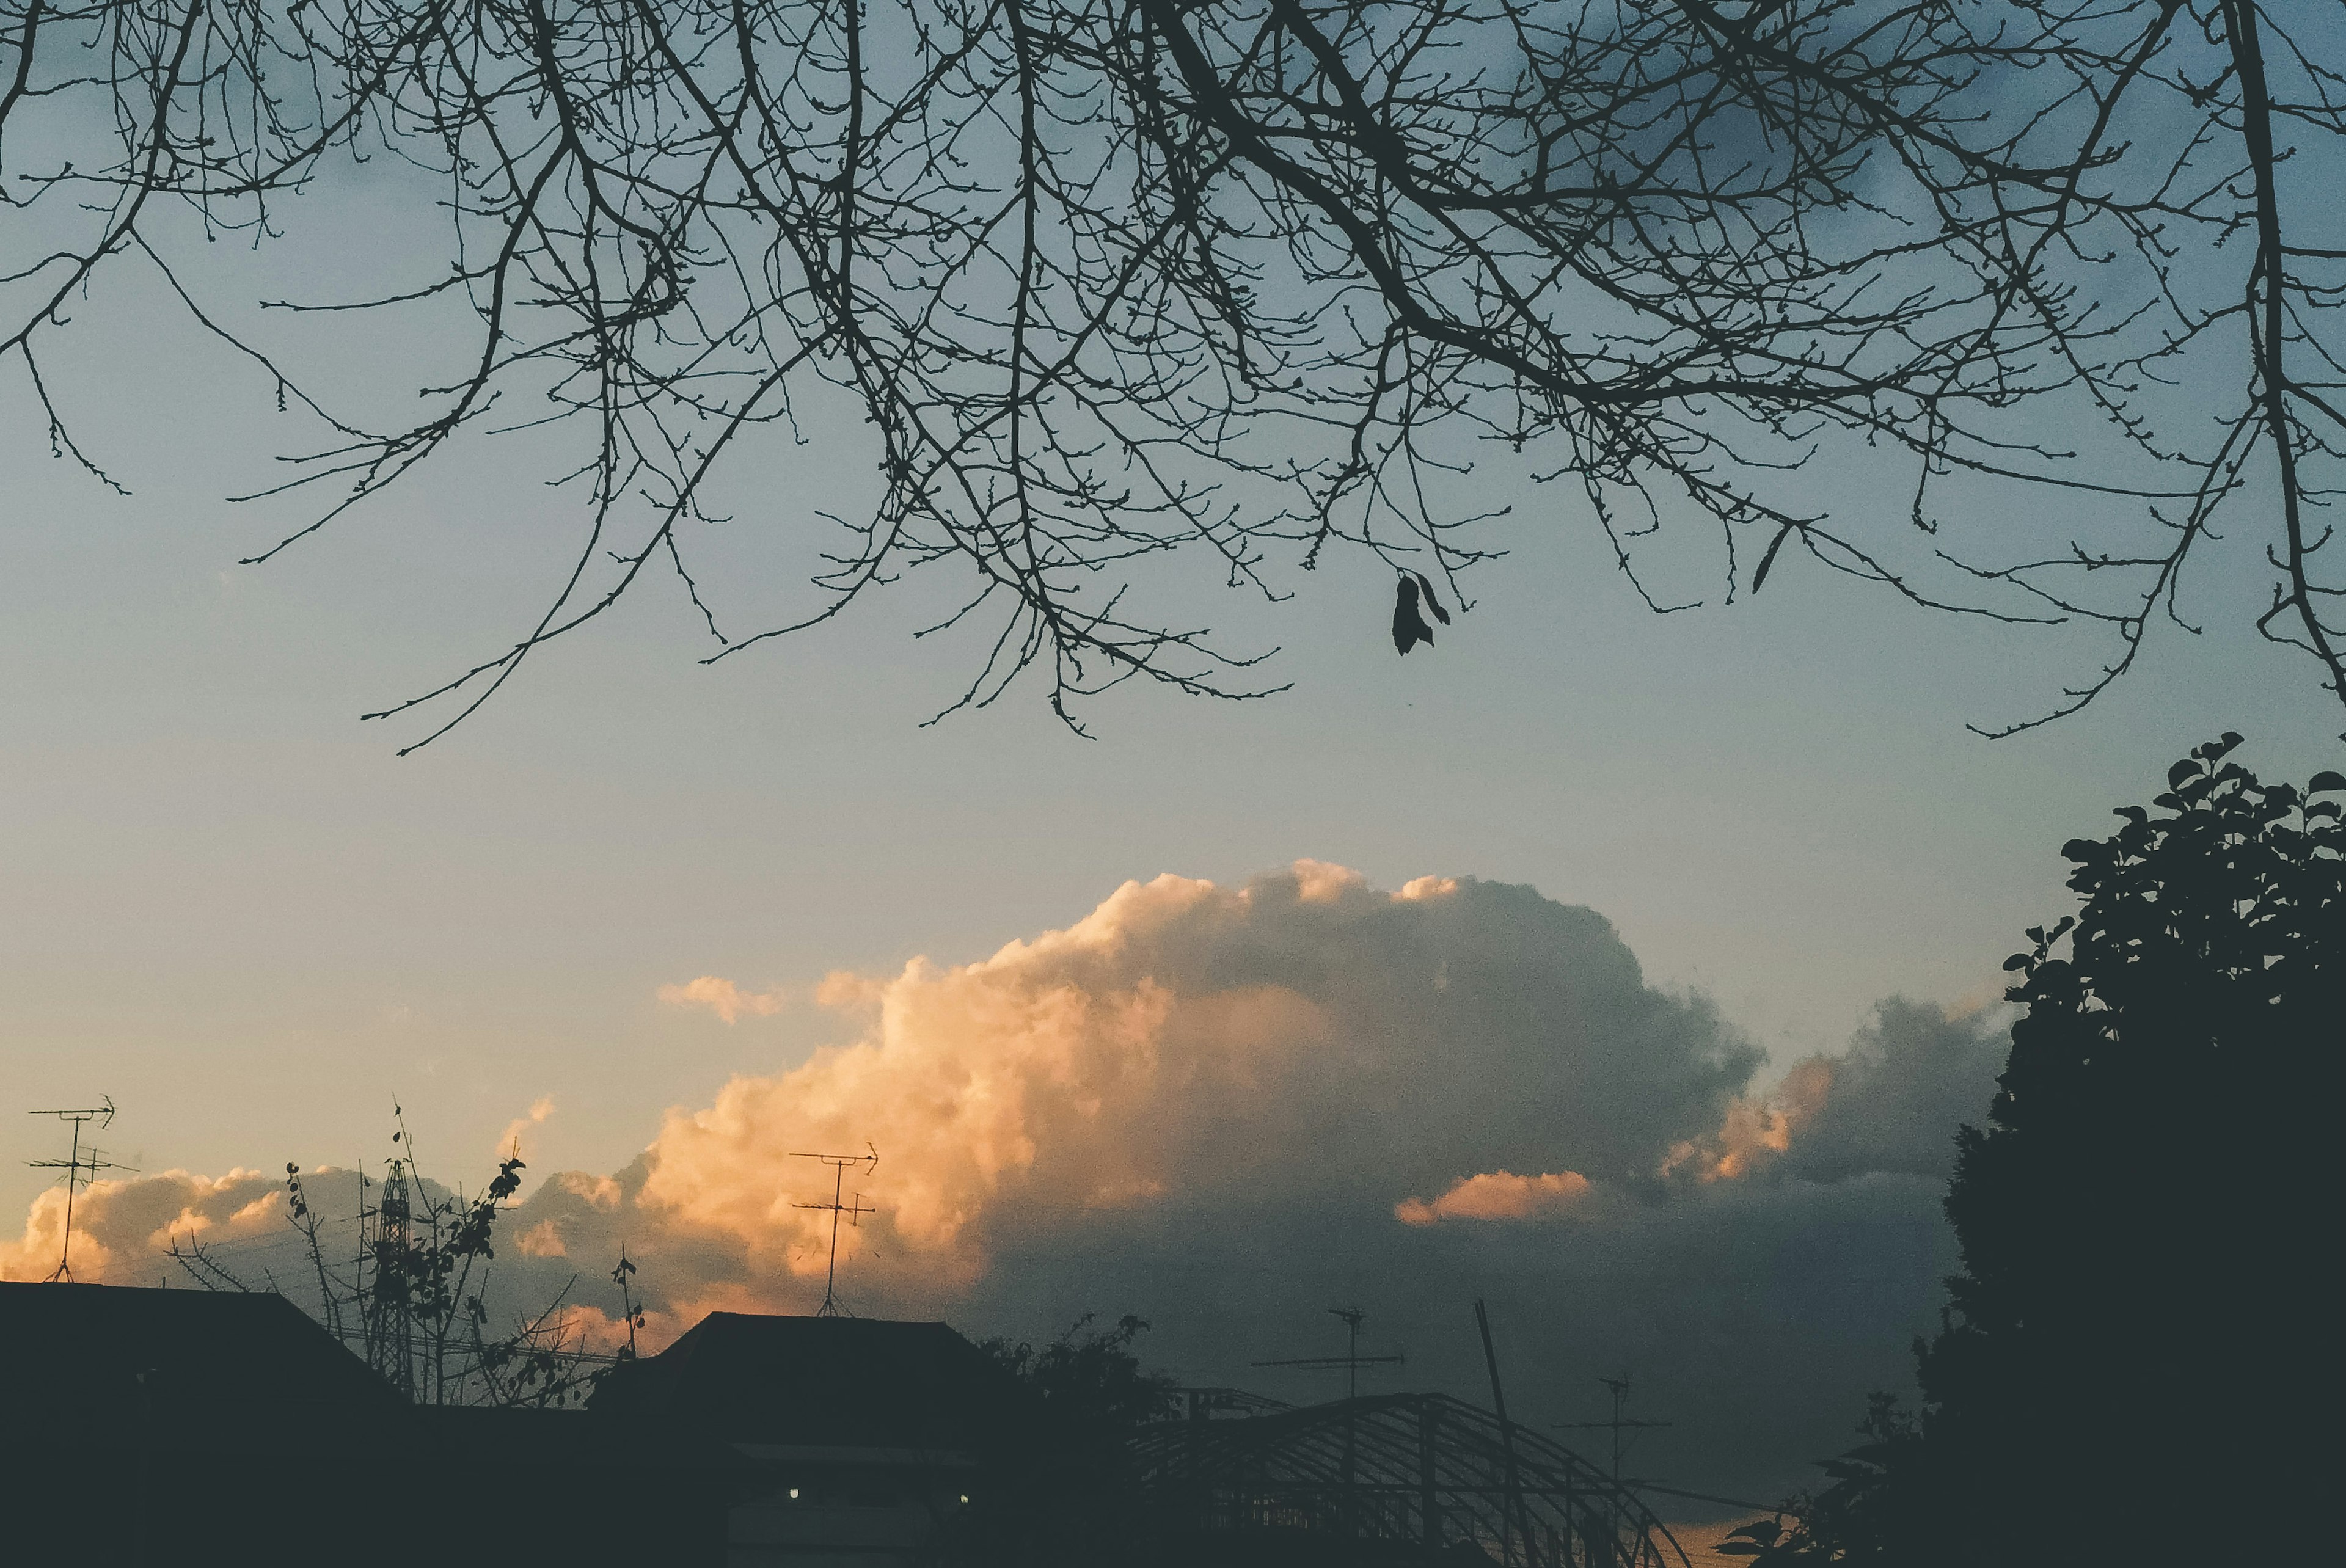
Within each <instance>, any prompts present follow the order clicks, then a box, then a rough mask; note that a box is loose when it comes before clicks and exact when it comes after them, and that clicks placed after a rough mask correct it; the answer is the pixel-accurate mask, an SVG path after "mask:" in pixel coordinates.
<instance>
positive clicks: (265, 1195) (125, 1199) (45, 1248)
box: [0, 1169, 284, 1285]
mask: <svg viewBox="0 0 2346 1568" xmlns="http://www.w3.org/2000/svg"><path fill="white" fill-rule="evenodd" d="M282 1180H283V1178H282V1177H281V1176H269V1175H265V1174H263V1173H261V1172H260V1171H249V1170H243V1169H238V1170H232V1171H230V1172H229V1173H228V1175H226V1176H193V1175H190V1174H189V1173H188V1172H186V1171H176V1170H175V1171H164V1172H161V1173H159V1174H158V1175H154V1176H137V1177H132V1178H128V1179H124V1180H115V1181H99V1182H93V1183H91V1184H90V1185H89V1186H87V1188H85V1189H84V1190H83V1191H81V1192H80V1193H79V1194H77V1195H76V1196H75V1199H74V1209H73V1251H72V1258H71V1261H72V1266H73V1272H74V1277H75V1278H77V1279H84V1280H102V1279H109V1278H112V1279H118V1280H120V1281H121V1282H122V1283H126V1284H145V1285H153V1284H156V1283H158V1270H161V1269H164V1268H169V1269H170V1271H172V1272H176V1271H177V1268H176V1266H175V1265H170V1264H169V1263H168V1254H169V1252H170V1249H171V1247H173V1245H174V1244H177V1245H179V1246H181V1247H188V1246H191V1245H194V1244H198V1243H200V1244H202V1245H204V1246H206V1247H217V1246H220V1245H222V1244H235V1243H242V1242H246V1241H249V1240H251V1239H253V1238H256V1237H268V1238H273V1237H276V1236H277V1234H278V1232H279V1231H280V1230H281V1229H282V1227H283V1220H282V1210H281V1207H280V1200H281V1198H282V1196H283V1192H284V1188H283V1186H281V1182H282ZM65 1214H66V1195H65V1189H64V1188H63V1187H56V1188H52V1189H51V1190H49V1191H47V1192H45V1193H43V1194H41V1196H38V1197H37V1198H36V1199H34V1200H33V1207H32V1212H31V1213H30V1214H29V1215H27V1216H26V1221H25V1234H24V1235H23V1236H22V1237H19V1238H17V1239H16V1240H15V1241H9V1240H5V1239H0V1279H42V1278H47V1277H48V1275H49V1273H50V1271H51V1270H53V1269H55V1268H56V1266H57V1260H58V1257H59V1244H60V1243H61V1242H62V1240H63V1239H64V1235H65Z"/></svg>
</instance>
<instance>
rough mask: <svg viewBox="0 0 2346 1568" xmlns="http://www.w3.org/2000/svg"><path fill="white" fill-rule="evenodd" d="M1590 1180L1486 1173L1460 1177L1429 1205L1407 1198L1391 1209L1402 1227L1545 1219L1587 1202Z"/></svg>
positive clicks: (1557, 1174)
mask: <svg viewBox="0 0 2346 1568" xmlns="http://www.w3.org/2000/svg"><path fill="white" fill-rule="evenodd" d="M1588 1189H1589V1183H1588V1178H1587V1177H1586V1176H1582V1175H1581V1174H1580V1173H1579V1172H1578V1171H1551V1172H1549V1173H1548V1174H1546V1175H1545V1176H1517V1175H1515V1173H1514V1172H1513V1171H1485V1172H1484V1173H1483V1174H1482V1175H1480V1176H1462V1177H1460V1178H1459V1179H1458V1180H1457V1181H1455V1182H1454V1183H1452V1184H1451V1186H1450V1190H1449V1191H1447V1192H1445V1193H1443V1195H1442V1196H1440V1197H1437V1198H1435V1199H1433V1201H1432V1202H1431V1203H1429V1202H1427V1201H1426V1200H1425V1199H1423V1198H1419V1197H1408V1198H1403V1199H1402V1201H1401V1202H1399V1203H1397V1204H1395V1205H1393V1217H1394V1218H1395V1219H1397V1220H1400V1221H1401V1222H1402V1223H1403V1225H1420V1226H1423V1225H1436V1224H1439V1223H1441V1222H1442V1221H1443V1220H1445V1219H1547V1218H1552V1217H1555V1216H1557V1215H1560V1214H1563V1213H1566V1211H1568V1210H1569V1209H1571V1208H1572V1207H1575V1206H1576V1205H1577V1204H1578V1203H1579V1202H1580V1201H1581V1199H1583V1198H1585V1197H1586V1196H1588Z"/></svg>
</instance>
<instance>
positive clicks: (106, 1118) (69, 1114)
mask: <svg viewBox="0 0 2346 1568" xmlns="http://www.w3.org/2000/svg"><path fill="white" fill-rule="evenodd" d="M98 1098H99V1099H100V1100H101V1101H103V1102H104V1103H103V1104H101V1105H98V1106H97V1108H95V1109H93V1110H84V1111H27V1112H26V1113H25V1114H26V1115H28V1116H55V1117H56V1118H57V1120H59V1121H61V1122H71V1123H72V1124H73V1153H72V1154H71V1155H70V1156H67V1157H66V1158H64V1159H61V1160H26V1162H25V1163H26V1165H28V1166H32V1167H33V1168H34V1169H35V1170H36V1171H63V1172H65V1173H66V1174H65V1176H63V1177H62V1178H60V1179H62V1180H63V1181H64V1182H65V1184H66V1234H65V1238H64V1240H63V1241H62V1242H60V1243H59V1244H58V1247H57V1266H56V1268H54V1269H51V1270H50V1271H49V1276H48V1278H47V1279H46V1281H45V1283H47V1284H50V1285H56V1284H66V1285H70V1284H72V1283H73V1211H74V1195H75V1194H76V1193H77V1192H79V1191H80V1190H81V1189H82V1188H84V1187H86V1186H88V1185H89V1184H90V1183H92V1182H94V1181H96V1180H97V1173H98V1172H100V1171H134V1170H137V1169H138V1166H125V1165H117V1164H115V1163H114V1162H113V1161H112V1160H110V1159H107V1157H106V1151H105V1150H104V1149H101V1148H99V1147H98V1146H97V1145H95V1144H92V1145H87V1147H85V1146H84V1145H83V1144H82V1141H81V1129H82V1126H83V1124H85V1123H87V1122H96V1123H97V1125H98V1130H99V1131H101V1132H103V1131H105V1130H106V1129H107V1127H110V1126H112V1125H114V1096H113V1095H99V1096H98Z"/></svg>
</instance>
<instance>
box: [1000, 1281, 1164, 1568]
mask: <svg viewBox="0 0 2346 1568" xmlns="http://www.w3.org/2000/svg"><path fill="white" fill-rule="evenodd" d="M1147 1331H1148V1321H1147V1320H1146V1319H1140V1318H1136V1317H1132V1316H1130V1315H1129V1314H1127V1316H1125V1317H1122V1318H1119V1319H1117V1321H1116V1322H1115V1324H1114V1325H1113V1326H1111V1327H1107V1328H1100V1327H1098V1326H1096V1321H1095V1319H1094V1316H1093V1315H1092V1314H1091V1313H1088V1312H1087V1313H1086V1314H1085V1315H1084V1316H1083V1317H1081V1318H1079V1319H1076V1321H1075V1322H1074V1323H1073V1324H1072V1325H1070V1326H1069V1327H1068V1329H1067V1330H1066V1332H1065V1333H1064V1334H1061V1335H1060V1336H1059V1337H1058V1338H1057V1339H1054V1340H1052V1341H1051V1343H1049V1344H1048V1345H1045V1346H1043V1347H1042V1348H1040V1349H1037V1348H1035V1346H1034V1345H1032V1344H1030V1343H1027V1342H1025V1341H1023V1340H1021V1341H1013V1340H1011V1339H987V1340H984V1341H983V1343H982V1344H981V1347H980V1348H981V1349H984V1351H985V1352H986V1353H987V1354H989V1355H991V1356H992V1357H993V1358H994V1360H995V1361H996V1362H997V1363H999V1364H1000V1365H1001V1367H1002V1368H1003V1369H1004V1370H1005V1371H1007V1372H1009V1373H1010V1374H1011V1375H1012V1376H1013V1377H1015V1378H1016V1379H1017V1380H1018V1381H1019V1382H1020V1383H1022V1384H1024V1385H1025V1388H1026V1390H1027V1391H1028V1393H1029V1394H1030V1396H1031V1400H1030V1401H1029V1404H1028V1406H1027V1409H1026V1410H1025V1420H1026V1423H1027V1424H1026V1427H1025V1432H1024V1434H1023V1437H1022V1440H1021V1441H1020V1442H1019V1444H1018V1445H1017V1446H1018V1447H1019V1449H1020V1451H1021V1453H1020V1457H1019V1460H1018V1461H1017V1462H1016V1463H1015V1464H1014V1465H1012V1466H1011V1467H1009V1470H1008V1471H1007V1473H1005V1474H1004V1475H1003V1476H1002V1477H1000V1478H999V1479H998V1480H997V1481H996V1485H995V1489H994V1492H993V1494H992V1495H990V1496H987V1497H985V1498H984V1499H982V1500H981V1502H980V1505H979V1506H978V1507H977V1508H975V1509H974V1510H971V1511H969V1512H967V1513H966V1514H964V1516H963V1517H961V1518H960V1519H958V1520H957V1521H956V1526H957V1533H956V1539H955V1545H956V1547H957V1549H958V1552H959V1557H958V1559H957V1560H959V1561H964V1562H968V1563H1018V1564H1022V1565H1026V1564H1033V1565H1036V1568H1056V1565H1057V1564H1066V1565H1067V1568H1078V1565H1082V1568H1089V1565H1090V1564H1094V1563H1143V1562H1149V1561H1154V1560H1155V1559H1154V1557H1153V1556H1152V1555H1151V1552H1152V1547H1151V1544H1150V1542H1149V1538H1148V1529H1147V1525H1146V1518H1145V1515H1146V1512H1147V1511H1146V1505H1145V1502H1144V1500H1143V1498H1142V1496H1141V1492H1140V1485H1139V1479H1138V1477H1137V1474H1136V1473H1135V1471H1134V1468H1133V1465H1132V1461H1131V1451H1130V1449H1129V1447H1128V1445H1127V1440H1129V1439H1130V1438H1131V1436H1132V1435H1133V1433H1134V1432H1135V1431H1137V1430H1138V1429H1139V1428H1140V1427H1141V1426H1142V1425H1144V1424H1146V1423H1147V1422H1148V1421H1152V1420H1159V1419H1161V1418H1162V1417H1164V1416H1165V1415H1167V1414H1168V1413H1169V1410H1170V1406H1171V1401H1172V1396H1173V1392H1174V1386H1175V1385H1174V1380H1172V1379H1171V1378H1169V1377H1168V1376H1166V1375H1165V1374H1163V1373H1161V1372H1151V1371H1148V1370H1145V1369H1143V1368H1142V1366H1141V1363H1140V1357H1139V1355H1138V1354H1137V1352H1136V1351H1135V1350H1134V1349H1133V1345H1134V1343H1135V1341H1136V1340H1137V1339H1139V1337H1140V1336H1141V1335H1142V1334H1143V1333H1145V1332H1147Z"/></svg>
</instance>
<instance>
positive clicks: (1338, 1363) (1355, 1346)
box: [1254, 1307, 1402, 1400]
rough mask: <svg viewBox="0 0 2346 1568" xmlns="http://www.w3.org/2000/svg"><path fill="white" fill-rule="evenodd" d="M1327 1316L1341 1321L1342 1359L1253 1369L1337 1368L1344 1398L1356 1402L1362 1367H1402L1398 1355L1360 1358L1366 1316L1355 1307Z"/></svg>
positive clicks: (1297, 1359)
mask: <svg viewBox="0 0 2346 1568" xmlns="http://www.w3.org/2000/svg"><path fill="white" fill-rule="evenodd" d="M1328 1313H1329V1316H1331V1317H1332V1318H1341V1319H1343V1320H1344V1333H1345V1339H1344V1353H1343V1354H1342V1355H1341V1356H1291V1357H1289V1358H1287V1359H1284V1360H1278V1361H1257V1362H1255V1363H1254V1365H1256V1366H1258V1367H1307V1368H1310V1369H1312V1370H1314V1371H1331V1370H1333V1369H1336V1368H1338V1367H1341V1368H1343V1369H1344V1397H1345V1398H1346V1399H1348V1400H1351V1399H1357V1398H1359V1397H1360V1392H1361V1369H1362V1367H1383V1366H1393V1367H1398V1366H1400V1365H1401V1364H1402V1358H1401V1357H1400V1356H1399V1355H1392V1356H1363V1355H1362V1354H1361V1321H1362V1319H1364V1318H1366V1317H1367V1316H1368V1314H1367V1313H1365V1312H1363V1311H1362V1310H1361V1309H1360V1308H1358V1307H1331V1308H1328Z"/></svg>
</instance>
